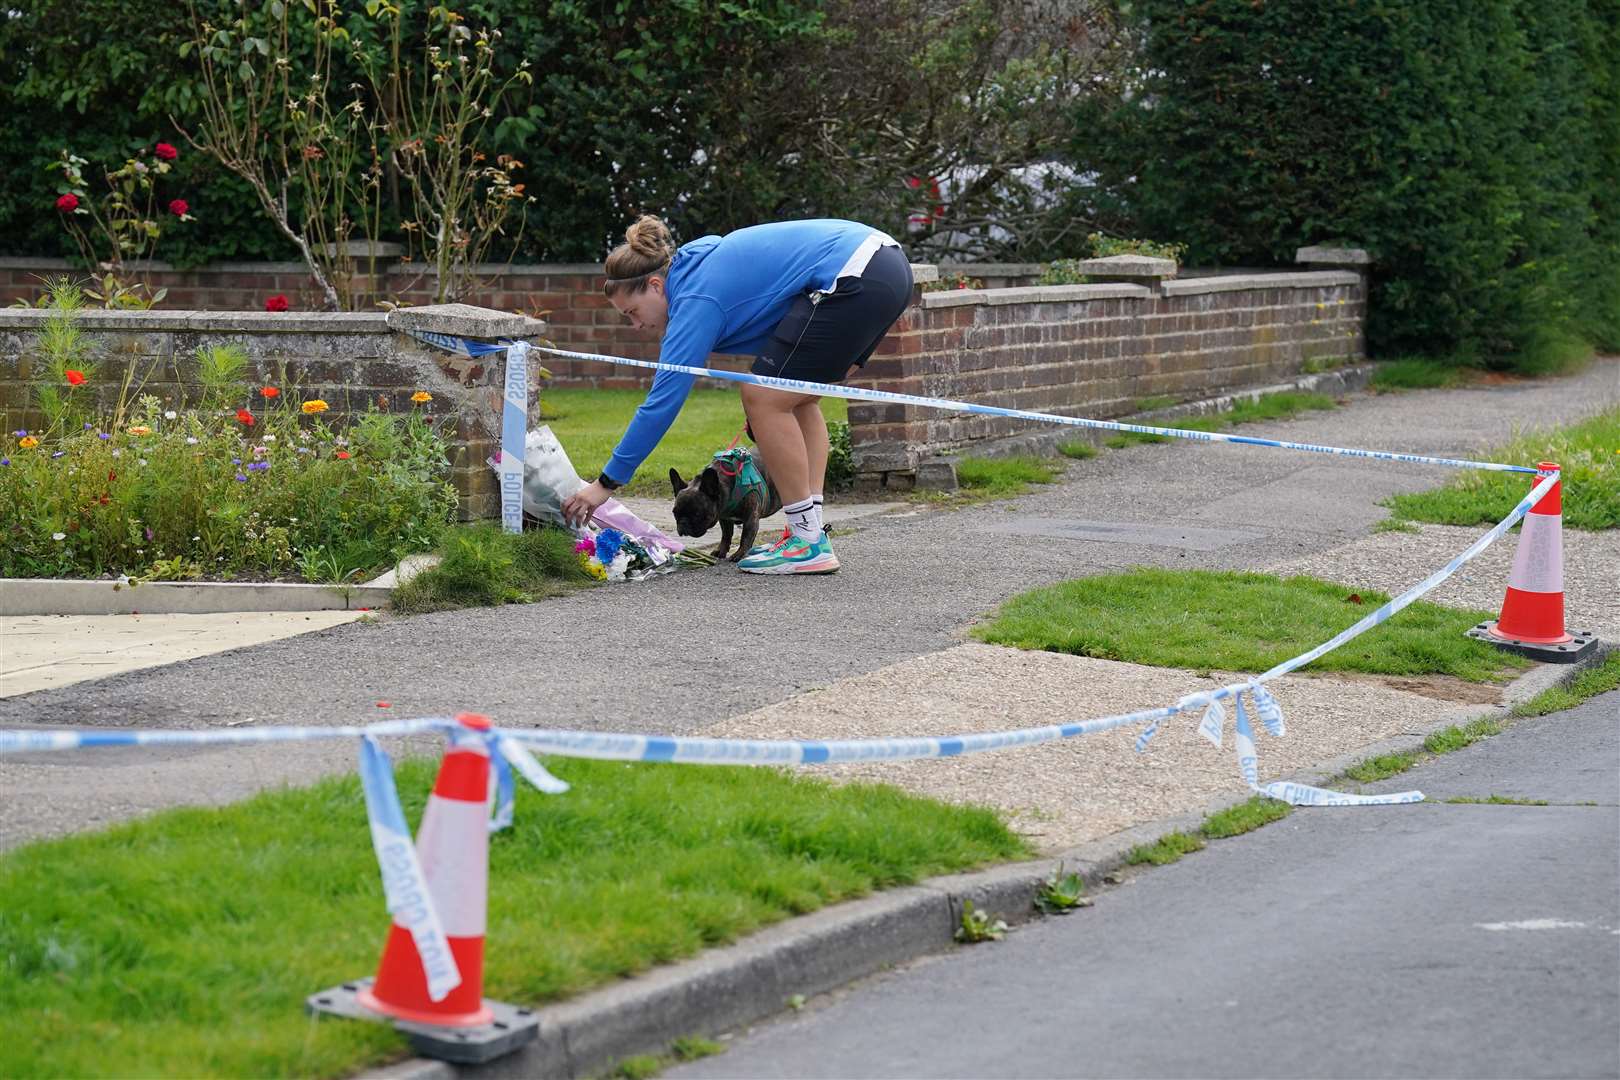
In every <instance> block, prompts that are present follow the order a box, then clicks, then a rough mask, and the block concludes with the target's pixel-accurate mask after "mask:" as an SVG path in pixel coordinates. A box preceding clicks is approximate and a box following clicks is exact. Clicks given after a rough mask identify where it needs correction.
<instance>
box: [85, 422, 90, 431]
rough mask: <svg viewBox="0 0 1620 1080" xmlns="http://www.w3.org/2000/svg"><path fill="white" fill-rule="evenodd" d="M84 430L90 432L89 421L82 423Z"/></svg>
mask: <svg viewBox="0 0 1620 1080" xmlns="http://www.w3.org/2000/svg"><path fill="white" fill-rule="evenodd" d="M84 430H86V431H89V430H90V421H88V420H86V421H85V422H84Z"/></svg>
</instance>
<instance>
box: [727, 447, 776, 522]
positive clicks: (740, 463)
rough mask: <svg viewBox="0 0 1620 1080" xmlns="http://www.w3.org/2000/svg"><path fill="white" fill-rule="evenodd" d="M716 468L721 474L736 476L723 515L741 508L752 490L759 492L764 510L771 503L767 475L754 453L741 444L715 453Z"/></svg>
mask: <svg viewBox="0 0 1620 1080" xmlns="http://www.w3.org/2000/svg"><path fill="white" fill-rule="evenodd" d="M714 468H715V471H716V472H718V473H719V474H720V475H721V476H729V477H734V478H735V479H734V480H733V482H732V485H731V498H730V499H728V500H726V505H725V506H723V507H721V509H720V513H721V514H722V515H725V514H730V513H733V512H734V511H736V510H737V509H739V508H740V507H741V506H742V504H743V500H744V499H746V498H748V495H749V493H750V492H758V493H759V506H760V509H761V510H763V509H765V508H766V507H768V506H769V505H770V502H771V495H770V491H769V489H768V488H767V487H766V486H765V477H764V476H763V475H762V474H761V473H760V471H759V466H758V465H757V464H755V462H754V455H753V454H750V453H749V452H748V451H747V450H744V449H743V448H742V447H740V446H733V447H732V448H731V449H729V450H722V451H720V452H719V453H718V454H716V455H714Z"/></svg>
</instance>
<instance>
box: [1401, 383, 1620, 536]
mask: <svg viewBox="0 0 1620 1080" xmlns="http://www.w3.org/2000/svg"><path fill="white" fill-rule="evenodd" d="M1478 460H1481V461H1499V462H1503V463H1505V464H1509V465H1535V464H1536V463H1538V462H1542V461H1554V462H1557V463H1558V464H1559V465H1561V466H1563V495H1564V525H1565V526H1567V527H1569V528H1572V529H1613V528H1617V527H1620V408H1617V409H1610V410H1608V411H1607V412H1603V413H1599V414H1598V415H1596V416H1594V417H1591V418H1590V419H1587V420H1583V421H1581V422H1580V423H1578V424H1571V425H1569V426H1567V427H1559V428H1554V429H1552V430H1550V431H1533V432H1527V433H1525V434H1522V435H1520V436H1518V437H1517V438H1515V439H1514V440H1513V441H1511V442H1509V443H1508V444H1507V445H1505V446H1500V447H1497V448H1496V449H1494V450H1488V451H1486V452H1484V453H1483V454H1481V455H1480V456H1479V458H1478ZM1533 486H1534V478H1533V477H1530V476H1527V475H1525V474H1523V473H1496V472H1465V473H1463V474H1461V475H1460V476H1458V477H1457V478H1456V479H1455V480H1453V481H1452V482H1451V483H1449V484H1447V485H1446V486H1445V487H1441V488H1435V489H1433V490H1432V491H1421V492H1418V493H1416V494H1413V495H1395V496H1392V497H1391V498H1389V499H1388V500H1386V501H1385V503H1384V505H1385V506H1388V507H1389V508H1390V511H1391V517H1392V518H1393V520H1396V521H1432V522H1437V523H1438V524H1441V525H1493V524H1495V523H1496V522H1498V521H1501V520H1502V519H1503V518H1505V517H1507V515H1508V512H1509V511H1510V510H1512V509H1513V507H1514V505H1515V504H1517V503H1518V501H1519V500H1520V499H1522V498H1524V496H1525V493H1526V492H1528V491H1529V490H1530V488H1531V487H1533Z"/></svg>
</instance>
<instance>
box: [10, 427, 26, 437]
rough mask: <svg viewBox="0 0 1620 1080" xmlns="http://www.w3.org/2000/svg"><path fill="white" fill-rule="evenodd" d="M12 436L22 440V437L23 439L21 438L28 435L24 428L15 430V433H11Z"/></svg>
mask: <svg viewBox="0 0 1620 1080" xmlns="http://www.w3.org/2000/svg"><path fill="white" fill-rule="evenodd" d="M12 434H13V435H15V436H17V438H19V439H20V438H22V437H23V436H24V435H27V434H28V430H27V429H26V428H21V429H18V430H17V431H13V432H12Z"/></svg>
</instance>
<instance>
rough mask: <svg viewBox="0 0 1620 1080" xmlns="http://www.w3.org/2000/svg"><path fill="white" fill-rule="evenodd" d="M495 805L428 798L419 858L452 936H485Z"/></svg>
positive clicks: (420, 839) (436, 797) (418, 848)
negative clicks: (489, 841) (487, 839)
mask: <svg viewBox="0 0 1620 1080" xmlns="http://www.w3.org/2000/svg"><path fill="white" fill-rule="evenodd" d="M488 821H489V807H488V805H486V804H485V803H481V802H465V801H463V800H461V799H442V798H440V797H439V796H437V795H429V796H428V806H427V812H426V813H425V814H424V815H423V818H422V830H421V832H420V833H419V834H418V835H417V837H416V856H417V858H418V859H420V860H421V861H422V874H423V876H424V877H426V878H427V883H428V891H429V892H430V893H432V894H433V906H434V907H435V908H437V909H438V911H439V921H440V923H441V924H443V926H444V933H445V936H446V937H483V936H484V920H485V916H484V911H485V903H486V896H485V894H486V892H487V891H488V881H489V845H488V844H487V843H481V842H480V841H481V840H482V838H483V835H484V833H485V830H487V829H488V827H489V826H488Z"/></svg>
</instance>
